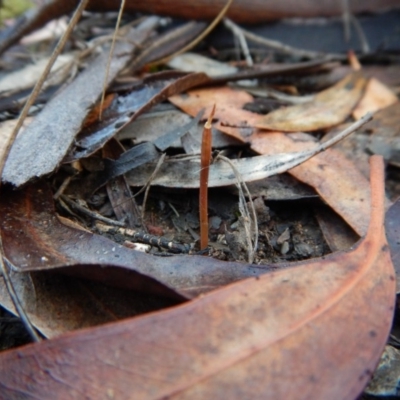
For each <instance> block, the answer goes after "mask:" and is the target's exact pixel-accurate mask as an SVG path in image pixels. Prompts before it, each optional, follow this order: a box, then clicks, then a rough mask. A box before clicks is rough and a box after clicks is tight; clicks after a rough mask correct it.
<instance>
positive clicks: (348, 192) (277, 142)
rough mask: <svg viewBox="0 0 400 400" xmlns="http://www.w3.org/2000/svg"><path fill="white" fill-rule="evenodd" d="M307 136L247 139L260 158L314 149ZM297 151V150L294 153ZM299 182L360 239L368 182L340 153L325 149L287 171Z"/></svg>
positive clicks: (366, 210)
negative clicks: (327, 205) (311, 190)
mask: <svg viewBox="0 0 400 400" xmlns="http://www.w3.org/2000/svg"><path fill="white" fill-rule="evenodd" d="M312 139H313V138H312V137H311V136H310V135H308V134H304V133H303V134H302V133H299V134H284V133H279V132H278V133H275V132H271V133H269V134H267V135H265V134H264V133H262V132H261V131H258V132H257V133H255V134H253V135H252V137H251V138H250V140H251V147H252V149H253V150H255V151H256V152H257V153H260V154H275V153H281V152H291V151H301V150H305V149H307V148H309V147H311V146H313V145H314V144H313V141H312ZM295 149H296V150H295ZM289 173H290V174H291V175H293V176H294V177H295V178H297V179H298V180H300V181H302V182H304V183H307V184H308V185H310V186H312V187H314V188H315V190H316V191H317V192H318V193H319V194H320V196H321V197H322V198H323V199H324V200H325V201H326V202H327V203H328V204H329V206H330V207H331V208H333V209H334V210H335V211H336V212H337V213H338V214H339V215H340V216H341V217H342V218H343V219H344V220H345V221H346V222H347V223H348V224H349V225H350V226H351V227H352V228H353V229H354V231H355V232H356V233H357V234H358V235H360V236H363V235H365V233H366V231H367V228H368V221H369V210H370V188H369V186H368V181H367V179H366V178H365V177H364V176H363V174H362V173H361V172H360V171H359V170H358V169H357V167H356V166H355V165H354V164H353V162H352V161H350V160H349V159H347V158H346V157H345V156H344V155H343V154H342V153H341V152H340V151H338V150H335V149H327V150H325V151H324V152H322V153H319V154H317V155H316V156H314V157H313V158H311V159H309V160H307V161H306V162H304V163H303V164H301V165H299V166H297V167H295V168H293V169H291V170H290V171H289Z"/></svg>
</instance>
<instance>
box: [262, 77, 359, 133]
mask: <svg viewBox="0 0 400 400" xmlns="http://www.w3.org/2000/svg"><path fill="white" fill-rule="evenodd" d="M366 84H367V81H366V79H365V78H364V76H363V75H362V73H361V72H353V73H352V74H350V75H348V76H347V77H345V78H344V79H342V80H341V81H339V82H338V83H336V84H335V85H334V86H332V87H330V88H329V89H326V90H324V91H322V92H320V93H318V94H317V95H315V96H314V97H313V99H312V100H311V101H310V102H308V103H303V104H298V105H295V106H289V107H286V108H282V109H279V110H275V111H272V112H270V113H269V114H267V115H266V116H264V117H263V118H261V119H260V121H258V122H257V123H256V127H257V128H260V129H269V130H272V131H283V132H299V131H316V130H320V129H325V128H330V127H332V126H335V125H338V124H340V123H341V122H343V121H344V120H345V119H346V118H347V117H348V116H349V115H350V114H351V112H352V111H353V109H354V107H355V106H356V105H357V103H358V102H359V101H360V99H361V96H362V95H363V93H364V88H365V86H366Z"/></svg>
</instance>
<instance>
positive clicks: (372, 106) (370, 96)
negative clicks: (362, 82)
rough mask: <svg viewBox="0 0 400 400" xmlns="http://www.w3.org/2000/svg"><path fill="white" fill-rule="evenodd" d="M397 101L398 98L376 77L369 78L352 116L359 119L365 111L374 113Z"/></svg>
mask: <svg viewBox="0 0 400 400" xmlns="http://www.w3.org/2000/svg"><path fill="white" fill-rule="evenodd" d="M398 101H399V99H398V98H397V96H396V95H395V93H393V91H392V90H391V89H389V88H388V87H387V86H386V85H385V84H383V83H382V82H381V81H379V80H378V79H376V78H371V79H370V80H369V81H368V84H367V86H366V88H365V93H364V95H363V97H362V98H361V100H360V102H359V103H358V104H357V107H356V108H355V109H354V110H353V117H354V118H355V119H360V118H361V117H362V116H363V115H365V114H366V113H367V112H371V113H374V112H376V111H379V110H382V109H383V108H386V107H389V106H391V105H392V104H395V103H397V102H398Z"/></svg>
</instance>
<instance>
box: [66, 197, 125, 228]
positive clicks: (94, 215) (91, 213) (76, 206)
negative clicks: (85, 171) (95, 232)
mask: <svg viewBox="0 0 400 400" xmlns="http://www.w3.org/2000/svg"><path fill="white" fill-rule="evenodd" d="M60 197H61V199H62V200H63V201H64V202H65V203H67V204H68V205H69V206H71V207H72V208H74V209H75V210H77V211H79V212H81V213H82V214H85V215H87V216H88V217H90V218H93V219H97V220H98V221H102V222H105V223H106V224H109V225H114V226H122V227H125V226H126V223H124V222H121V221H116V220H114V219H111V218H107V217H104V216H103V215H101V214H99V213H97V212H95V211H91V210H89V209H88V208H86V207H83V206H81V205H80V204H79V203H77V202H75V201H73V200H71V199H70V198H69V197H68V196H65V195H61V196H60Z"/></svg>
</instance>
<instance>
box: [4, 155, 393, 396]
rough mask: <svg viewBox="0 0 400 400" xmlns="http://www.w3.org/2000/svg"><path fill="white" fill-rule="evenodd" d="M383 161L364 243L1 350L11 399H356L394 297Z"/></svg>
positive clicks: (374, 179)
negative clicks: (163, 307)
mask: <svg viewBox="0 0 400 400" xmlns="http://www.w3.org/2000/svg"><path fill="white" fill-rule="evenodd" d="M383 171H384V168H383V162H382V159H381V158H380V157H372V167H371V188H372V207H371V223H370V227H369V230H368V234H367V236H366V237H365V239H364V240H362V241H361V242H360V243H359V244H358V246H356V247H355V248H354V249H353V250H351V251H349V252H347V253H343V252H338V253H335V254H333V255H331V256H328V257H326V258H325V259H324V260H318V261H311V262H309V263H304V265H303V266H302V267H301V268H295V269H289V270H281V271H278V272H275V273H272V274H267V275H264V276H261V277H259V278H257V279H255V278H252V279H247V280H245V281H242V282H239V283H234V284H231V285H229V286H227V287H225V288H222V289H220V290H216V291H214V292H211V293H209V294H207V295H204V296H202V297H200V298H198V299H196V300H193V301H191V302H189V303H186V304H184V305H181V306H178V307H174V308H172V309H169V310H167V311H162V312H156V313H152V314H149V315H147V316H143V317H138V318H135V319H131V320H126V321H124V322H118V323H115V324H109V325H105V326H102V327H99V328H92V329H87V330H83V331H80V332H79V331H78V332H74V333H70V334H66V335H63V336H61V337H59V338H57V339H54V340H49V341H46V342H42V343H39V344H35V345H28V346H26V347H23V348H19V349H16V350H10V351H6V352H4V353H2V354H1V355H0V385H1V388H2V392H3V395H4V396H6V397H7V396H8V397H9V398H10V397H11V396H13V397H14V398H15V397H17V396H21V395H22V394H23V393H28V392H29V394H30V395H31V396H37V397H39V398H50V396H51V397H52V398H55V397H57V398H66V399H73V398H82V395H84V396H86V397H88V398H107V396H111V395H112V396H114V397H115V396H116V397H118V398H131V397H132V394H133V393H134V398H135V399H155V398H158V399H159V398H166V397H168V398H174V399H178V398H179V399H206V398H207V399H211V398H212V399H226V398H229V399H243V398H260V399H261V398H263V399H265V398H276V399H286V398H291V399H300V398H320V399H326V400H330V399H332V400H336V399H338V398H340V399H349V400H350V399H354V398H356V397H357V396H358V394H359V393H360V392H361V390H362V389H363V388H364V386H365V384H366V383H367V382H368V380H369V379H370V377H371V374H372V372H373V370H374V368H375V366H376V364H377V362H378V360H379V357H380V355H381V352H382V350H383V348H384V344H385V342H386V339H387V336H388V333H389V330H390V325H391V321H392V316H393V310H394V302H395V277H394V270H393V266H392V264H391V261H390V254H389V250H388V245H387V243H386V239H385V232H384V226H383V216H384V183H383V182H384V180H383V177H384V174H383Z"/></svg>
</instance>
